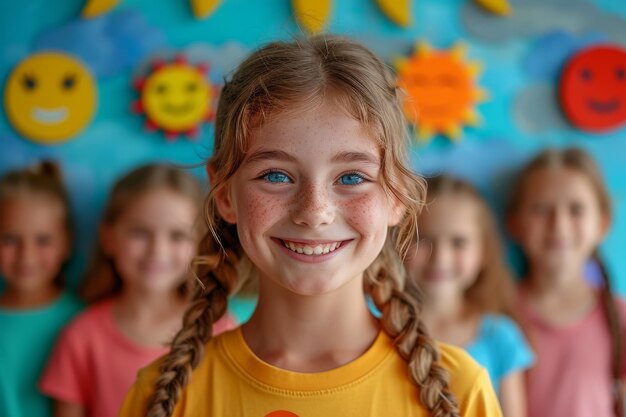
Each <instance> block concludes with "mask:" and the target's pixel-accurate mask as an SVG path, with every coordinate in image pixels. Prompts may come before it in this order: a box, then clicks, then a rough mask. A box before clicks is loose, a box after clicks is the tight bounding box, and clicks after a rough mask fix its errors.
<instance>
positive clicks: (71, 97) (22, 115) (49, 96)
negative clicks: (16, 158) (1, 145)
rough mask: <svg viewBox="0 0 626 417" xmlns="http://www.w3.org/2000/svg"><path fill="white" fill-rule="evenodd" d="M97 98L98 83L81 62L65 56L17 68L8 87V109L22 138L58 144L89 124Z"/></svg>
mask: <svg viewBox="0 0 626 417" xmlns="http://www.w3.org/2000/svg"><path fill="white" fill-rule="evenodd" d="M96 95H97V92H96V86H95V83H94V80H93V78H92V76H91V74H90V73H89V71H87V69H86V68H85V66H84V65H83V64H82V63H81V62H79V61H78V60H76V59H74V58H72V57H71V56H69V55H66V54H63V53H59V52H41V53H37V54H34V55H31V56H29V57H28V58H26V59H24V60H23V61H22V62H20V63H19V64H18V65H17V66H16V67H15V69H14V70H13V72H12V73H11V75H10V76H9V78H8V80H7V83H6V87H5V91H4V107H5V109H6V113H7V116H8V118H9V121H10V122H11V124H12V125H13V127H14V128H15V130H16V131H17V132H18V133H20V134H21V135H22V136H24V137H26V138H29V139H32V140H34V141H36V142H39V143H42V144H54V143H59V142H62V141H64V140H67V139H69V138H71V137H73V136H75V135H76V134H78V133H79V132H80V131H82V130H83V129H84V128H85V127H86V126H87V124H89V122H90V121H91V119H92V117H93V114H94V111H95V108H96Z"/></svg>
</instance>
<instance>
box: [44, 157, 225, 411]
mask: <svg viewBox="0 0 626 417" xmlns="http://www.w3.org/2000/svg"><path fill="white" fill-rule="evenodd" d="M201 199H202V191H201V187H200V186H199V184H198V182H197V181H196V180H195V179H194V178H193V177H191V176H190V175H189V174H187V173H185V172H183V171H181V170H179V169H176V168H173V167H170V166H166V165H148V166H144V167H141V168H138V169H135V170H133V171H132V172H130V173H129V174H127V175H126V176H124V177H123V178H122V179H121V180H120V181H119V182H118V183H117V184H116V185H115V187H114V188H113V191H112V193H111V196H110V199H109V202H108V204H107V206H106V208H105V212H104V218H103V221H102V225H101V227H100V230H99V245H98V248H97V251H96V254H95V258H94V259H93V262H92V265H91V268H90V270H89V271H88V275H87V277H86V280H85V282H84V286H83V288H82V294H83V296H84V298H85V299H86V301H88V302H89V303H92V305H91V307H89V308H88V309H87V310H86V311H85V312H84V313H83V314H81V315H80V316H79V317H77V318H76V319H75V320H74V321H73V322H72V323H71V324H70V325H69V326H68V327H67V328H66V329H65V330H64V331H63V332H62V336H61V337H60V340H59V343H58V345H57V346H56V348H55V350H54V352H53V354H52V356H51V358H50V361H49V363H48V366H47V369H46V371H45V373H44V375H43V377H42V380H41V383H40V386H41V389H42V391H43V392H45V393H46V394H48V395H50V396H51V397H53V398H54V399H55V400H56V406H55V415H56V416H59V417H74V416H90V417H115V416H117V414H118V411H119V408H120V406H121V404H122V400H123V399H124V396H125V394H126V391H127V390H128V389H129V388H130V386H131V385H132V383H133V381H134V379H135V376H136V373H137V371H138V370H139V369H140V368H141V367H143V366H145V365H147V364H148V363H150V362H151V361H152V360H154V359H156V358H157V357H159V356H161V355H163V354H164V353H166V352H167V350H168V346H167V344H168V342H169V341H170V340H171V338H172V336H173V335H174V334H176V332H177V331H178V330H179V328H180V325H181V323H182V316H183V312H184V311H185V309H186V308H187V305H188V300H189V293H188V285H189V279H190V273H189V266H190V262H191V260H192V258H193V257H194V256H195V255H196V253H197V245H198V241H199V237H200V235H201V229H202V228H201V227H199V225H198V221H197V220H198V219H199V217H200V216H199V214H200V212H199V209H200V207H201ZM231 321H232V320H231V319H230V318H229V317H228V316H227V317H226V318H225V319H224V320H223V321H221V322H219V323H216V325H215V330H216V331H218V332H219V331H222V330H224V329H226V328H229V327H232V326H234V323H232V322H231Z"/></svg>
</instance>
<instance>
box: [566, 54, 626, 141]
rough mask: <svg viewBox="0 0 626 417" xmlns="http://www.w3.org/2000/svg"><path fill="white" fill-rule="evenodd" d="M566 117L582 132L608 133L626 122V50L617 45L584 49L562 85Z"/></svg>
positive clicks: (570, 65)
mask: <svg viewBox="0 0 626 417" xmlns="http://www.w3.org/2000/svg"><path fill="white" fill-rule="evenodd" d="M559 100H560V102H561V107H562V109H563V113H564V114H565V117H566V118H567V119H568V120H569V121H570V123H571V124H572V125H574V126H575V127H577V128H578V129H580V130H584V131H587V132H592V133H600V132H607V131H610V130H614V129H617V128H619V127H620V126H622V125H623V124H624V122H626V50H625V49H624V48H622V47H621V46H618V45H609V44H604V45H595V46H591V47H588V48H584V49H582V50H580V51H578V52H577V53H576V54H574V56H572V57H571V58H570V59H569V61H568V62H567V63H566V64H565V67H564V69H563V72H562V74H561V78H560V81H559Z"/></svg>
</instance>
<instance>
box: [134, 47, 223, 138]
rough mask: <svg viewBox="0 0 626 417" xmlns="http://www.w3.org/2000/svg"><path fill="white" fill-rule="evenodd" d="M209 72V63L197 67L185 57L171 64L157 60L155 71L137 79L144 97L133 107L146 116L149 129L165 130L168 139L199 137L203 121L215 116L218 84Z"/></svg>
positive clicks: (141, 95) (137, 88)
mask: <svg viewBox="0 0 626 417" xmlns="http://www.w3.org/2000/svg"><path fill="white" fill-rule="evenodd" d="M207 71H208V66H206V65H202V64H201V65H197V66H193V65H191V64H189V63H188V62H187V60H186V59H185V58H184V57H182V56H178V57H176V59H175V60H174V62H172V63H169V64H166V63H164V62H163V61H160V60H157V61H155V62H153V64H152V72H151V73H149V74H148V75H147V76H146V77H141V78H138V79H137V80H136V81H135V89H136V90H137V91H138V92H139V95H140V97H139V99H138V100H137V101H135V103H134V104H133V109H134V111H135V112H137V113H141V114H144V115H145V117H146V123H145V128H146V130H148V131H155V130H159V129H161V130H163V131H164V132H165V137H166V138H167V139H168V140H174V139H175V138H176V137H177V136H178V135H179V134H185V135H187V137H195V136H197V134H198V132H199V129H200V126H201V124H202V123H203V122H206V121H210V120H213V118H214V112H213V107H214V103H215V101H216V96H217V87H215V86H213V85H212V84H211V83H210V82H209V81H207V78H206V73H207Z"/></svg>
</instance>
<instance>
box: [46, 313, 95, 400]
mask: <svg viewBox="0 0 626 417" xmlns="http://www.w3.org/2000/svg"><path fill="white" fill-rule="evenodd" d="M82 330H84V329H81V326H80V325H79V323H72V324H70V325H69V326H68V327H66V328H65V330H64V331H63V332H62V333H61V337H60V338H59V340H58V342H57V344H56V346H55V348H54V350H53V351H52V355H51V356H50V358H49V359H48V363H47V365H46V368H45V369H44V372H43V375H42V377H41V380H40V381H39V389H40V390H41V391H42V392H43V393H44V394H46V395H48V396H50V397H52V398H54V399H55V400H58V401H64V402H69V403H73V404H80V405H84V406H87V404H88V402H89V399H88V398H87V397H88V394H87V392H88V391H87V387H88V384H89V379H88V377H87V376H88V375H89V369H88V359H87V358H88V352H87V346H86V343H85V342H86V338H85V337H84V336H81V334H83V331H82Z"/></svg>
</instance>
